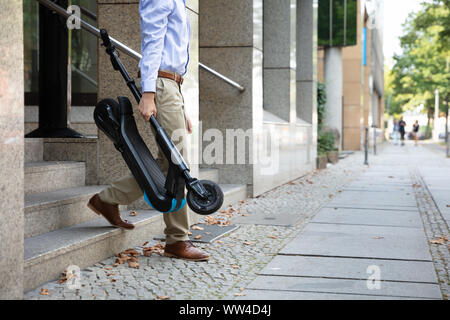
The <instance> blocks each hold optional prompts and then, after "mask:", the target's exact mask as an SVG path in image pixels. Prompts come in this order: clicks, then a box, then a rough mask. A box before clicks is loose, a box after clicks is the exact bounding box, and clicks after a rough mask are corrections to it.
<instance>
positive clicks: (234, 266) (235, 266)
mask: <svg viewBox="0 0 450 320" xmlns="http://www.w3.org/2000/svg"><path fill="white" fill-rule="evenodd" d="M231 267H232V268H233V269H239V266H237V265H232V266H231Z"/></svg>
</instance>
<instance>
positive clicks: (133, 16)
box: [97, 0, 199, 207]
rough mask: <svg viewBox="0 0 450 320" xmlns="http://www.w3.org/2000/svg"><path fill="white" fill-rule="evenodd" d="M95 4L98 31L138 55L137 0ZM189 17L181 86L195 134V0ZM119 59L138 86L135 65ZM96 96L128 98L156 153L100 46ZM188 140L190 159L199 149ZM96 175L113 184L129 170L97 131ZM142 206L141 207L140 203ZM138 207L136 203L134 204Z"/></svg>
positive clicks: (194, 168) (146, 126)
mask: <svg viewBox="0 0 450 320" xmlns="http://www.w3.org/2000/svg"><path fill="white" fill-rule="evenodd" d="M97 1H98V23H99V28H105V29H107V30H108V32H109V34H110V35H111V36H113V37H114V38H116V39H117V40H119V41H121V42H122V43H124V44H125V45H127V46H129V47H131V48H132V49H133V50H135V51H137V52H140V51H141V48H140V39H141V33H140V25H139V1H138V0H114V1H111V0H97ZM186 4H187V7H188V15H189V20H190V23H191V42H190V60H189V68H188V73H187V75H186V77H185V82H184V84H183V86H182V91H183V94H184V97H185V108H186V112H187V114H188V115H189V116H190V118H191V120H192V122H193V124H194V128H193V130H194V132H196V131H198V95H199V93H198V90H199V89H198V0H189V1H187V2H186ZM121 60H122V62H123V63H124V65H125V67H126V68H127V70H128V72H129V73H130V75H131V77H133V78H135V81H136V83H137V84H138V86H139V87H140V79H137V74H138V69H139V67H138V62H137V61H136V60H134V59H132V58H130V57H128V56H126V55H125V54H121ZM98 66H99V73H98V82H99V85H98V95H99V99H103V98H107V97H114V98H115V97H117V96H119V95H123V96H127V97H129V98H130V100H131V101H132V103H133V108H134V110H135V118H136V122H137V125H138V129H139V132H140V133H141V136H142V137H143V139H144V141H146V143H147V145H148V147H149V149H150V151H152V153H153V154H156V152H157V147H156V144H155V141H154V139H153V134H152V133H151V130H150V125H149V124H148V123H145V122H144V120H143V119H142V117H141V116H140V114H139V112H138V110H137V103H136V102H135V101H134V98H132V95H131V92H130V91H129V90H128V87H127V86H126V84H125V82H124V80H123V79H122V77H121V75H120V74H119V73H118V72H115V71H114V70H113V68H112V66H111V63H110V60H109V57H108V55H106V53H105V52H104V48H103V47H101V46H99V55H98ZM194 137H195V134H194V135H192V136H191V139H190V150H189V157H188V159H191V157H193V153H194V152H196V151H195V150H196V148H197V149H198V140H197V139H195V138H194ZM97 158H98V162H97V176H98V181H97V183H98V184H109V183H111V182H112V181H114V180H116V179H118V178H120V177H122V176H123V175H125V174H128V173H129V170H128V168H127V166H126V164H125V162H124V161H123V159H122V157H121V155H120V153H119V152H117V150H116V149H115V148H114V145H113V144H112V143H111V142H110V141H109V139H108V138H107V137H106V136H105V135H104V134H103V133H102V132H100V131H99V137H98V147H97ZM193 162H194V161H191V169H192V170H191V171H192V173H193V174H194V175H197V172H198V166H196V165H195V164H193ZM141 204H142V205H143V206H144V204H143V202H141ZM136 207H139V204H136Z"/></svg>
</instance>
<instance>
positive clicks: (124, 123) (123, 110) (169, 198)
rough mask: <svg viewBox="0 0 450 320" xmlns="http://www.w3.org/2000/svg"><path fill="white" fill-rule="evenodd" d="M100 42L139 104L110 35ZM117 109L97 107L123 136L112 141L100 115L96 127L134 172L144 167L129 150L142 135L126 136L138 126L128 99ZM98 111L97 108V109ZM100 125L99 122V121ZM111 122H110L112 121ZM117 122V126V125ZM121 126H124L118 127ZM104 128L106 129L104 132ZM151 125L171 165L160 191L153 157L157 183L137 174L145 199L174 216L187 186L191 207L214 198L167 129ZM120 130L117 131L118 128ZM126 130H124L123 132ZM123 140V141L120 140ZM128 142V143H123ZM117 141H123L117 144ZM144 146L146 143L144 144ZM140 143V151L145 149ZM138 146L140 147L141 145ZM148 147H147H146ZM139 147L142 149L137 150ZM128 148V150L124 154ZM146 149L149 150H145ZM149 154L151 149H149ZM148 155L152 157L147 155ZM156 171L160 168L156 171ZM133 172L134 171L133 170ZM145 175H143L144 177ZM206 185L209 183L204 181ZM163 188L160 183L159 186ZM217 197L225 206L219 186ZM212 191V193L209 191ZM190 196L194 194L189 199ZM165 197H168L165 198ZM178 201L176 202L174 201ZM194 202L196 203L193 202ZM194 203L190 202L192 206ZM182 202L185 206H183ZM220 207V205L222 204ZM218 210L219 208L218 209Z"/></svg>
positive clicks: (106, 104)
mask: <svg viewBox="0 0 450 320" xmlns="http://www.w3.org/2000/svg"><path fill="white" fill-rule="evenodd" d="M100 35H101V38H102V40H103V46H104V47H105V48H106V52H107V54H108V55H109V56H110V60H111V63H112V65H113V68H114V69H115V70H117V71H119V72H120V73H121V75H122V77H123V78H124V79H125V81H126V83H127V86H128V88H129V89H130V91H131V92H132V94H133V96H134V98H135V99H136V101H137V102H138V103H139V102H140V100H141V98H142V94H141V92H140V91H139V89H138V88H137V86H136V84H135V82H134V80H133V79H132V78H131V77H130V75H129V74H128V72H127V71H126V69H125V67H124V66H123V64H122V62H121V61H120V59H119V56H118V53H117V51H116V49H115V47H114V46H113V45H112V43H111V41H110V38H109V35H108V33H107V31H106V30H104V29H102V30H101V31H100ZM118 101H119V103H118V105H117V103H115V100H112V99H105V100H102V101H101V102H100V103H99V104H98V105H100V106H101V107H102V110H103V113H105V112H106V113H107V115H106V117H108V119H113V120H112V122H113V127H114V129H116V130H119V131H120V130H121V134H117V135H115V136H114V137H112V136H111V135H113V134H111V133H109V134H108V132H107V131H109V132H111V131H114V130H104V126H105V124H104V123H102V121H103V120H104V118H105V116H103V118H102V115H101V114H99V112H97V115H95V113H94V118H95V120H96V123H97V125H98V126H99V128H100V129H102V131H104V132H105V133H106V134H107V135H108V136H109V137H110V138H111V140H113V142H114V144H115V146H116V149H118V150H119V151H120V152H121V153H122V156H123V157H124V160H125V162H127V165H128V166H129V167H130V168H132V167H133V166H139V165H141V166H142V165H145V164H143V163H139V162H142V161H140V160H139V157H134V156H133V155H136V150H133V148H130V147H129V145H130V144H131V145H132V143H133V141H134V140H139V141H138V142H141V140H142V138H141V137H140V136H139V134H138V133H137V134H134V136H133V137H132V139H130V137H128V136H127V132H126V131H127V130H126V128H131V130H130V131H131V132H137V128H135V127H136V124H135V122H134V118H133V110H132V107H131V103H130V102H129V100H128V98H126V97H118ZM96 109H97V108H96ZM117 109H119V110H120V115H117ZM99 119H100V120H101V121H100V120H99ZM114 119H120V120H114ZM109 121H111V120H109ZM115 122H117V123H115ZM119 122H121V123H119ZM102 124H103V128H102ZM150 125H151V126H152V128H153V130H154V133H155V137H156V141H157V143H158V145H159V146H160V148H161V150H162V152H163V154H164V156H165V157H166V158H167V160H168V162H169V169H168V173H167V177H166V178H165V184H164V190H163V189H162V188H161V185H159V186H158V183H157V181H155V180H159V181H161V179H162V178H164V177H163V176H162V177H161V172H160V170H159V172H158V169H159V167H157V164H156V162H155V160H154V159H153V157H152V156H151V154H150V156H149V158H151V159H146V161H147V163H146V165H147V167H148V166H150V167H151V168H150V169H151V170H150V171H152V172H153V173H155V172H156V179H155V175H153V177H148V176H147V177H138V176H137V175H136V174H134V172H133V174H134V175H135V178H136V180H137V182H138V184H139V185H140V187H141V188H142V189H143V190H144V193H145V195H144V196H145V199H146V201H147V202H148V203H149V204H150V205H151V206H153V207H154V208H155V209H157V210H158V211H161V212H172V211H178V210H179V209H181V207H182V206H183V205H184V203H185V199H184V188H185V186H186V187H187V189H188V203H189V199H191V200H192V199H196V200H198V201H200V202H202V201H207V200H208V198H209V197H211V193H210V192H209V191H208V190H207V189H206V188H205V187H204V186H203V184H202V182H200V181H199V180H198V179H196V178H193V177H192V176H191V175H190V172H189V168H188V167H187V165H186V162H185V161H184V159H183V157H182V155H181V154H180V152H179V151H178V149H177V148H176V147H175V145H174V144H173V142H172V140H171V139H170V138H169V136H168V135H167V133H166V131H165V130H164V128H163V127H162V126H161V125H160V124H159V123H158V121H157V119H156V118H155V117H154V116H153V115H152V116H151V117H150ZM116 126H117V127H116ZM124 128H125V129H124ZM118 136H120V138H119V137H118ZM124 140H125V141H124ZM117 141H121V142H122V143H120V142H117ZM142 143H143V141H142ZM142 143H141V147H142ZM138 144H139V143H138ZM143 145H144V146H145V143H143ZM138 147H139V146H138ZM125 148H127V150H124V149H125ZM145 149H146V147H145ZM147 151H148V149H147ZM148 153H150V152H149V151H148ZM156 167H157V168H156ZM132 171H133V170H132ZM141 175H142V174H141ZM205 182H207V181H205ZM160 184H161V183H160ZM214 187H215V189H214V188H213V189H214V190H217V189H218V190H217V192H218V193H220V194H221V197H222V202H223V193H222V191H221V190H220V188H218V187H217V186H214ZM209 189H210V190H213V189H211V188H209ZM145 190H150V192H148V194H147V192H146V191H145ZM189 192H190V193H191V194H190V195H189ZM164 193H165V194H164ZM175 200H176V201H175ZM192 201H194V200H192ZM192 201H191V202H192ZM182 202H183V203H182ZM222 202H221V203H220V205H221V204H222ZM189 206H190V207H191V208H192V209H193V210H194V211H195V212H197V213H199V214H211V213H212V212H201V207H202V206H200V207H197V210H195V209H194V208H193V207H192V206H191V203H189ZM217 209H218V208H217Z"/></svg>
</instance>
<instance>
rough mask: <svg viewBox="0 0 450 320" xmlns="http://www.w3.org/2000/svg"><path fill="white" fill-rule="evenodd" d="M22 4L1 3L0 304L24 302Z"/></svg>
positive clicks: (18, 1) (14, 1) (19, 0)
mask: <svg viewBox="0 0 450 320" xmlns="http://www.w3.org/2000/svg"><path fill="white" fill-rule="evenodd" d="M23 63H24V61H23V9H22V0H8V1H0V154H1V157H0V190H1V193H0V197H1V198H0V221H1V222H0V299H21V298H22V297H23V221H24V218H23V215H24V203H23V202H24V199H23V196H24V185H23V181H24V167H23V163H24V138H23V137H24V95H23V92H24V80H23Z"/></svg>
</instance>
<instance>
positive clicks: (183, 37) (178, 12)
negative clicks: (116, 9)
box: [139, 0, 190, 92]
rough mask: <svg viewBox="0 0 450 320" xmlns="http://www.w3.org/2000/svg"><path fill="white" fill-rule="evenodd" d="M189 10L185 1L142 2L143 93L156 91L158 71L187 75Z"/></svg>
mask: <svg viewBox="0 0 450 320" xmlns="http://www.w3.org/2000/svg"><path fill="white" fill-rule="evenodd" d="M186 10H187V9H186V0H140V3H139V13H140V17H141V18H140V23H141V51H142V59H141V61H140V63H139V67H140V69H141V80H142V91H143V92H156V79H157V77H158V70H167V71H173V72H176V73H178V74H180V75H184V74H185V73H186V70H187V65H188V63H189V35H190V25H189V20H188V17H187V11H186Z"/></svg>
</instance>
